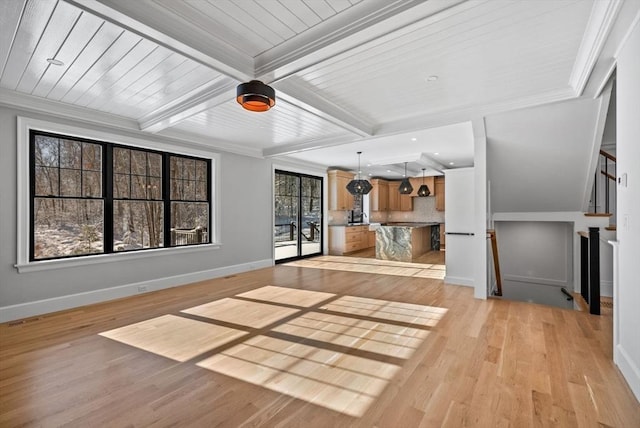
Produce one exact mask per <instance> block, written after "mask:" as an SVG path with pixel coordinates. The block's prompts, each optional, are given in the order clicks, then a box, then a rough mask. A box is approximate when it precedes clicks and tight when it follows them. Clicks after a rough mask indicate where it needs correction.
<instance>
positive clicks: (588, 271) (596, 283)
mask: <svg viewBox="0 0 640 428" xmlns="http://www.w3.org/2000/svg"><path fill="white" fill-rule="evenodd" d="M578 235H580V294H581V295H582V298H583V299H584V300H585V302H587V304H588V305H589V312H590V313H592V314H594V315H600V228H599V227H590V228H589V232H578Z"/></svg>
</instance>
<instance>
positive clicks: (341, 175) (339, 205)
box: [327, 169, 353, 211]
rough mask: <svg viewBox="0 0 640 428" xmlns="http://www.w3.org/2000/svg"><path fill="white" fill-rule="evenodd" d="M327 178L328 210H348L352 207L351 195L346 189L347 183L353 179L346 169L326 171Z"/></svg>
mask: <svg viewBox="0 0 640 428" xmlns="http://www.w3.org/2000/svg"><path fill="white" fill-rule="evenodd" d="M327 175H328V178H329V180H328V181H329V210H331V211H349V210H352V209H353V195H352V194H351V193H349V191H348V190H347V184H349V182H350V181H351V180H353V174H352V173H350V172H348V171H341V170H337V169H335V170H330V171H327Z"/></svg>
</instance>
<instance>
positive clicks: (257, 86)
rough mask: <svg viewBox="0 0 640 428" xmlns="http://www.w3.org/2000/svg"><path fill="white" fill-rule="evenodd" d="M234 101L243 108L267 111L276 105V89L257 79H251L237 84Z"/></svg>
mask: <svg viewBox="0 0 640 428" xmlns="http://www.w3.org/2000/svg"><path fill="white" fill-rule="evenodd" d="M236 101H238V104H240V105H241V106H242V107H243V108H244V109H245V110H249V111H267V110H269V109H270V108H271V107H273V106H274V105H276V91H275V90H274V89H273V88H272V87H271V86H268V85H265V84H264V83H262V82H261V81H259V80H252V81H250V82H247V83H241V84H239V85H238V87H237V88H236Z"/></svg>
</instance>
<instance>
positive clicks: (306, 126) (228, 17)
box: [0, 0, 602, 166]
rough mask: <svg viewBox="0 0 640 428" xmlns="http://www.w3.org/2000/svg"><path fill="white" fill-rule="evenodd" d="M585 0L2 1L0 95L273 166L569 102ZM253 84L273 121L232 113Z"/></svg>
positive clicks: (586, 22) (585, 19) (588, 24)
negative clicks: (280, 159) (270, 102)
mask: <svg viewBox="0 0 640 428" xmlns="http://www.w3.org/2000/svg"><path fill="white" fill-rule="evenodd" d="M596 3H597V2H596ZM596 3H594V1H593V0H563V1H553V2H552V1H530V0H524V1H517V2H514V1H508V0H491V1H487V0H472V1H462V0H448V1H444V0H431V1H423V0H394V1H388V0H367V1H362V0H313V1H308V0H279V1H278V0H259V1H258V0H215V1H213V0H208V1H207V0H146V1H135V2H133V1H130V0H67V1H63V0H5V1H2V2H0V16H1V18H0V19H1V21H0V24H1V25H0V37H1V40H0V67H1V73H2V74H1V77H0V88H1V89H0V91H2V92H1V94H3V95H6V96H9V95H11V96H13V97H14V98H15V97H16V96H21V97H23V98H24V99H25V100H30V101H24V103H28V102H33V103H34V104H35V103H40V105H41V106H44V107H41V108H43V109H44V108H49V109H50V108H55V107H56V106H62V105H64V106H65V107H68V108H71V109H72V110H70V111H78V114H79V115H81V112H82V111H93V112H94V113H95V112H100V113H102V114H103V116H104V119H105V121H108V119H109V118H114V117H115V118H124V119H127V120H131V121H133V123H137V125H138V126H139V129H141V130H143V131H145V132H149V133H159V134H161V135H170V136H182V137H184V138H187V139H189V140H191V141H194V142H196V143H200V144H207V145H210V146H213V147H218V148H220V147H223V148H224V149H226V150H232V151H237V152H241V153H245V154H251V155H255V156H277V155H283V154H290V153H295V152H298V151H301V150H308V149H310V148H322V147H325V146H327V147H328V146H334V145H336V144H340V143H350V142H354V141H360V140H366V139H370V138H379V137H385V136H392V135H395V134H398V133H404V132H409V131H420V130H421V129H425V128H429V127H433V126H439V125H449V124H453V123H457V122H464V121H468V120H470V119H471V118H472V117H473V116H474V115H477V114H478V113H482V112H487V111H500V110H508V109H513V108H517V107H521V106H526V105H532V104H536V103H538V104H539V103H543V102H549V101H553V100H560V99H567V98H572V97H576V96H579V95H580V90H581V89H580V88H576V87H575V85H574V84H573V83H572V76H574V75H575V74H576V72H581V71H583V70H581V69H580V67H583V65H582V64H579V63H578V61H577V59H578V58H579V55H580V53H581V52H582V51H585V50H586V51H588V50H589V49H592V46H585V41H584V40H585V34H587V32H588V31H590V30H592V28H593V27H594V26H595V27H597V28H599V27H598V26H600V25H602V22H594V18H593V10H594V8H595V4H596ZM590 17H592V18H591V20H590ZM595 21H597V20H595ZM47 59H56V60H58V61H61V62H62V65H53V64H50V63H49V62H47ZM431 76H437V79H436V78H434V77H431ZM430 77H431V79H430ZM253 78H257V79H260V80H263V81H265V82H266V83H268V84H271V85H272V86H273V87H274V88H275V89H276V91H277V94H278V95H277V96H278V102H277V104H276V107H275V108H274V109H272V110H271V111H269V112H266V113H260V114H256V113H249V112H246V111H244V110H242V109H241V108H240V107H239V106H238V105H237V104H236V102H235V87H236V85H237V84H239V83H241V82H242V81H247V80H250V79H253ZM434 79H435V80H434ZM47 101H48V102H50V103H49V104H46V102H47ZM43 103H45V104H43ZM59 103H62V104H59ZM75 108H77V110H73V109H75ZM413 150H415V149H413ZM425 151H428V150H427V149H426V148H425ZM443 152H444V150H443ZM309 156H311V157H313V156H312V155H309ZM303 158H304V156H303ZM354 159H355V157H354ZM350 161H351V160H350ZM445 161H446V156H445V157H444V158H443V162H445ZM468 161H469V162H470V161H471V159H468ZM463 163H464V162H463ZM460 166H464V165H460Z"/></svg>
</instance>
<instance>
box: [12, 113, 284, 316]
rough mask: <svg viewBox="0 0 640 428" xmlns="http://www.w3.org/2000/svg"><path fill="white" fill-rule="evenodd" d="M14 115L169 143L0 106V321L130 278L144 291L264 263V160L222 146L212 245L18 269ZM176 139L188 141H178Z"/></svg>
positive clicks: (102, 291) (117, 287)
mask: <svg viewBox="0 0 640 428" xmlns="http://www.w3.org/2000/svg"><path fill="white" fill-rule="evenodd" d="M18 115H20V116H26V117H31V118H35V119H40V120H46V121H50V122H56V123H61V124H66V125H72V126H78V127H82V128H88V129H94V130H98V131H102V132H109V133H112V134H113V136H114V137H113V139H114V141H117V136H118V135H129V136H135V137H137V138H146V139H147V140H150V141H153V140H154V139H156V141H158V140H160V141H163V142H165V143H176V142H175V141H170V140H168V139H163V138H161V137H153V136H148V135H147V134H142V133H140V132H137V133H136V132H133V131H122V130H113V129H109V128H106V127H102V126H97V125H87V124H85V123H80V122H76V121H73V120H64V119H60V118H55V117H52V116H47V115H42V114H38V113H33V112H26V111H18V110H13V109H9V108H4V107H3V108H0V129H1V130H2V132H0V322H2V321H7V320H10V319H16V318H22V317H27V316H32V315H36V314H40V313H45V312H51V311H55V310H61V309H65V308H68V307H73V306H79V305H82V304H87V303H93V302H97V301H102V300H107V299H111V298H118V297H123V296H127V295H131V294H135V293H137V290H138V285H144V286H145V287H146V289H147V290H149V291H151V290H154V289H159V288H166V287H170V286H175V285H180V284H185V283H189V282H193V281H197V280H201V279H206V278H211V277H215V276H221V275H226V274H229V273H235V272H240V271H244V270H250V269H254V268H259V267H264V266H270V265H271V264H272V262H273V259H272V232H271V231H272V227H271V211H272V202H271V200H272V196H271V195H272V192H271V187H272V186H271V181H272V179H271V171H272V170H271V162H270V161H268V160H263V159H256V158H251V157H245V156H240V155H234V154H228V153H222V154H221V162H220V163H221V165H220V168H221V176H220V177H221V178H220V179H221V185H220V193H221V195H220V200H219V201H220V203H221V211H220V214H221V219H220V221H221V235H220V242H221V243H222V245H221V247H220V248H218V249H213V248H212V249H207V250H204V251H185V252H184V254H178V255H162V252H160V254H158V255H154V256H152V257H146V258H143V259H136V260H124V261H118V262H110V263H98V264H93V265H91V266H77V267H70V268H59V269H54V270H44V271H37V272H29V273H18V271H17V270H16V268H15V267H14V265H15V264H16V260H17V233H16V228H17V214H16V211H17V209H16V204H17V179H16V176H17V172H18V171H17V149H16V138H17V136H16V127H17V116H18ZM178 144H180V142H178ZM174 145H175V144H174ZM184 147H189V144H188V143H186V142H185V143H184ZM182 150H183V151H185V149H184V148H183V149H182ZM199 150H203V149H202V147H199ZM186 151H188V149H187V150H186Z"/></svg>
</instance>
